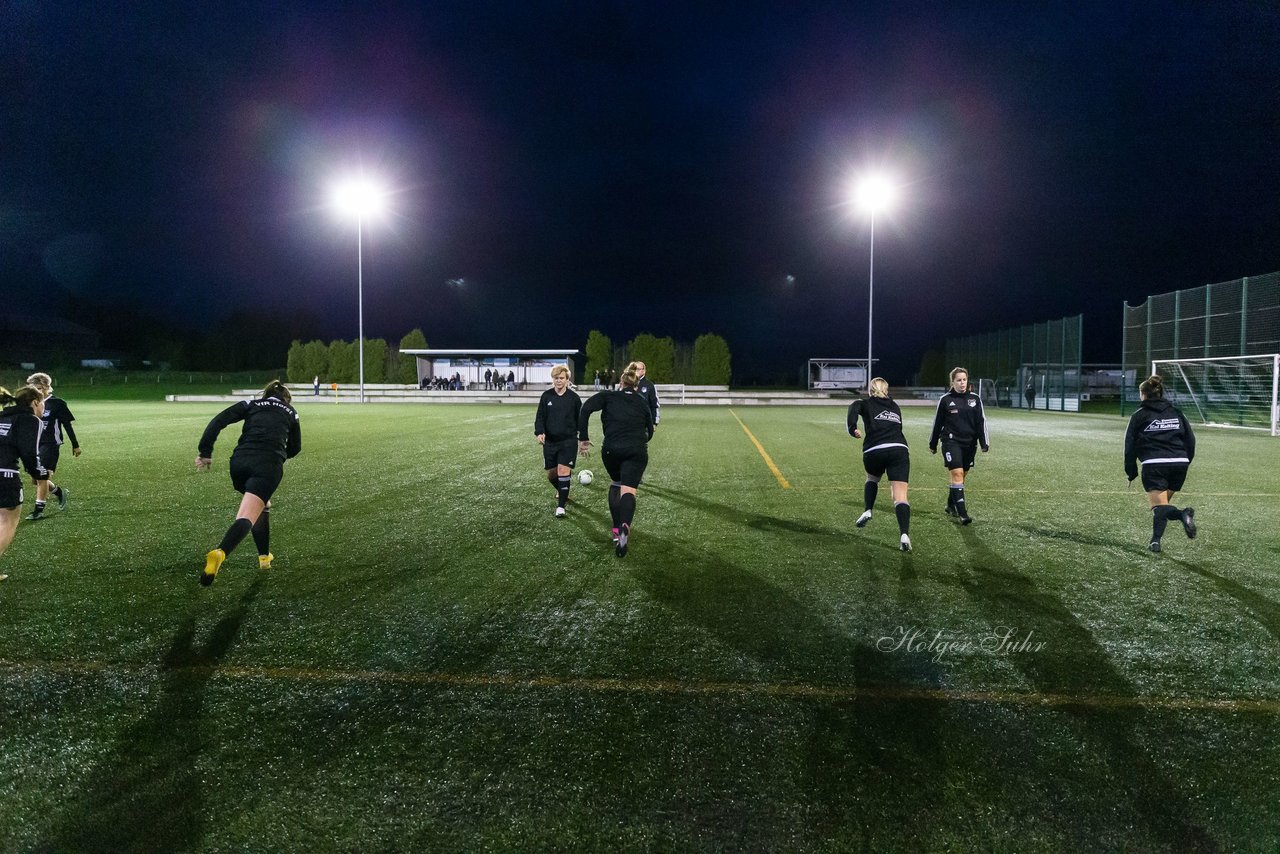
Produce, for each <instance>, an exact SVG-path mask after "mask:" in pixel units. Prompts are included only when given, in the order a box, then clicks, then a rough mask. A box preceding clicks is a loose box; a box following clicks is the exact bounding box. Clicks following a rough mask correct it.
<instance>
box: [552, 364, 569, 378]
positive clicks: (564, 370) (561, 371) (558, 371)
mask: <svg viewBox="0 0 1280 854" xmlns="http://www.w3.org/2000/svg"><path fill="white" fill-rule="evenodd" d="M556 377H564V378H565V379H570V378H572V377H573V374H571V373H569V368H568V367H567V366H565V365H556V366H555V367H554V368H552V369H551V378H552V379H555V378H556Z"/></svg>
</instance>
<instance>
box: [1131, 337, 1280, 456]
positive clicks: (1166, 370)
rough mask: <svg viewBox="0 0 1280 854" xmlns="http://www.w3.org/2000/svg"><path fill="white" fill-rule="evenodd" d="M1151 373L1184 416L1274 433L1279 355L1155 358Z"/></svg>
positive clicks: (1279, 409)
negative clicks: (1160, 381) (1161, 382)
mask: <svg viewBox="0 0 1280 854" xmlns="http://www.w3.org/2000/svg"><path fill="white" fill-rule="evenodd" d="M1151 373H1152V374H1153V375H1156V376H1159V377H1160V378H1161V379H1163V380H1164V387H1165V396H1166V397H1168V398H1169V399H1170V400H1172V401H1173V402H1174V403H1176V404H1178V406H1179V407H1180V408H1181V409H1182V410H1183V412H1184V413H1185V414H1186V415H1187V416H1188V417H1193V418H1198V419H1199V421H1200V423H1201V424H1207V425H1210V426H1214V427H1243V428H1246V429H1253V430H1266V431H1268V432H1269V433H1270V434H1271V435H1272V436H1276V435H1280V429H1278V428H1280V424H1278V421H1280V406H1277V395H1278V394H1280V354H1276V353H1267V354H1263V355H1257V356H1231V357H1225V358H1213V359H1155V360H1153V361H1152V362H1151Z"/></svg>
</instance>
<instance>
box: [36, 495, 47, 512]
mask: <svg viewBox="0 0 1280 854" xmlns="http://www.w3.org/2000/svg"><path fill="white" fill-rule="evenodd" d="M46 503H47V502H44V501H41V500H40V499H38V498H37V499H36V512H37V513H43V512H44V505H45V504H46Z"/></svg>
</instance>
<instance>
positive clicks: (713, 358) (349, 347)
mask: <svg viewBox="0 0 1280 854" xmlns="http://www.w3.org/2000/svg"><path fill="white" fill-rule="evenodd" d="M425 349H427V337H426V335H424V334H423V332H422V330H421V329H414V330H413V331H411V332H409V333H408V334H406V335H405V336H404V337H403V338H401V339H400V346H398V347H397V348H395V349H394V350H393V349H391V348H390V346H389V345H388V344H387V342H386V339H383V338H366V339H365V340H364V381H365V382H366V383H403V384H407V385H415V384H416V383H417V382H418V364H417V357H415V356H407V355H404V354H403V353H401V352H400V351H401V350H425ZM585 349H586V369H585V372H584V373H583V375H582V376H580V377H575V378H574V381H575V382H577V383H578V384H580V385H581V384H590V383H591V382H593V381H594V379H595V374H596V371H599V372H600V374H601V376H604V375H605V374H606V372H612V375H613V377H614V379H615V380H616V379H617V376H618V374H620V373H621V372H622V369H623V368H625V367H626V366H627V363H628V362H632V361H641V362H644V363H645V366H646V368H647V369H648V376H649V379H650V380H652V381H653V382H655V383H686V384H688V385H728V384H729V379H730V376H731V375H732V360H731V357H730V353H729V345H728V343H727V342H726V341H725V340H724V339H723V338H721V337H720V336H719V335H713V334H711V333H707V334H705V335H699V336H698V338H697V340H695V341H694V342H693V344H685V343H683V342H678V341H675V340H674V339H672V338H659V337H657V336H656V335H651V334H649V333H647V332H645V333H641V334H640V335H637V336H636V337H635V338H632V339H631V340H630V341H628V342H627V343H625V344H622V345H618V346H615V345H614V343H613V341H612V339H610V338H609V336H607V335H605V334H604V333H603V332H600V331H599V330H597V329H593V330H591V332H590V333H588V335H587V344H586V348H585ZM359 360H360V356H359V348H358V346H357V343H356V342H355V341H344V340H338V341H330V342H328V343H325V342H324V341H320V340H315V341H308V342H306V343H303V342H302V341H301V340H295V341H294V342H293V343H292V344H291V345H290V347H289V353H288V357H287V361H286V368H285V371H286V374H287V376H288V380H289V382H293V383H305V382H311V380H312V378H314V377H320V381H321V382H322V383H325V384H328V383H353V382H356V381H357V380H359V378H360V363H359Z"/></svg>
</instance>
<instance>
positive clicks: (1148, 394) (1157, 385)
mask: <svg viewBox="0 0 1280 854" xmlns="http://www.w3.org/2000/svg"><path fill="white" fill-rule="evenodd" d="M1138 391H1139V393H1141V394H1142V396H1143V397H1145V398H1146V399H1148V400H1152V399H1154V398H1157V397H1164V379H1163V378H1162V377H1160V376H1159V375H1156V374H1152V375H1151V376H1149V377H1147V378H1146V379H1145V380H1143V381H1142V385H1140V386H1138Z"/></svg>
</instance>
